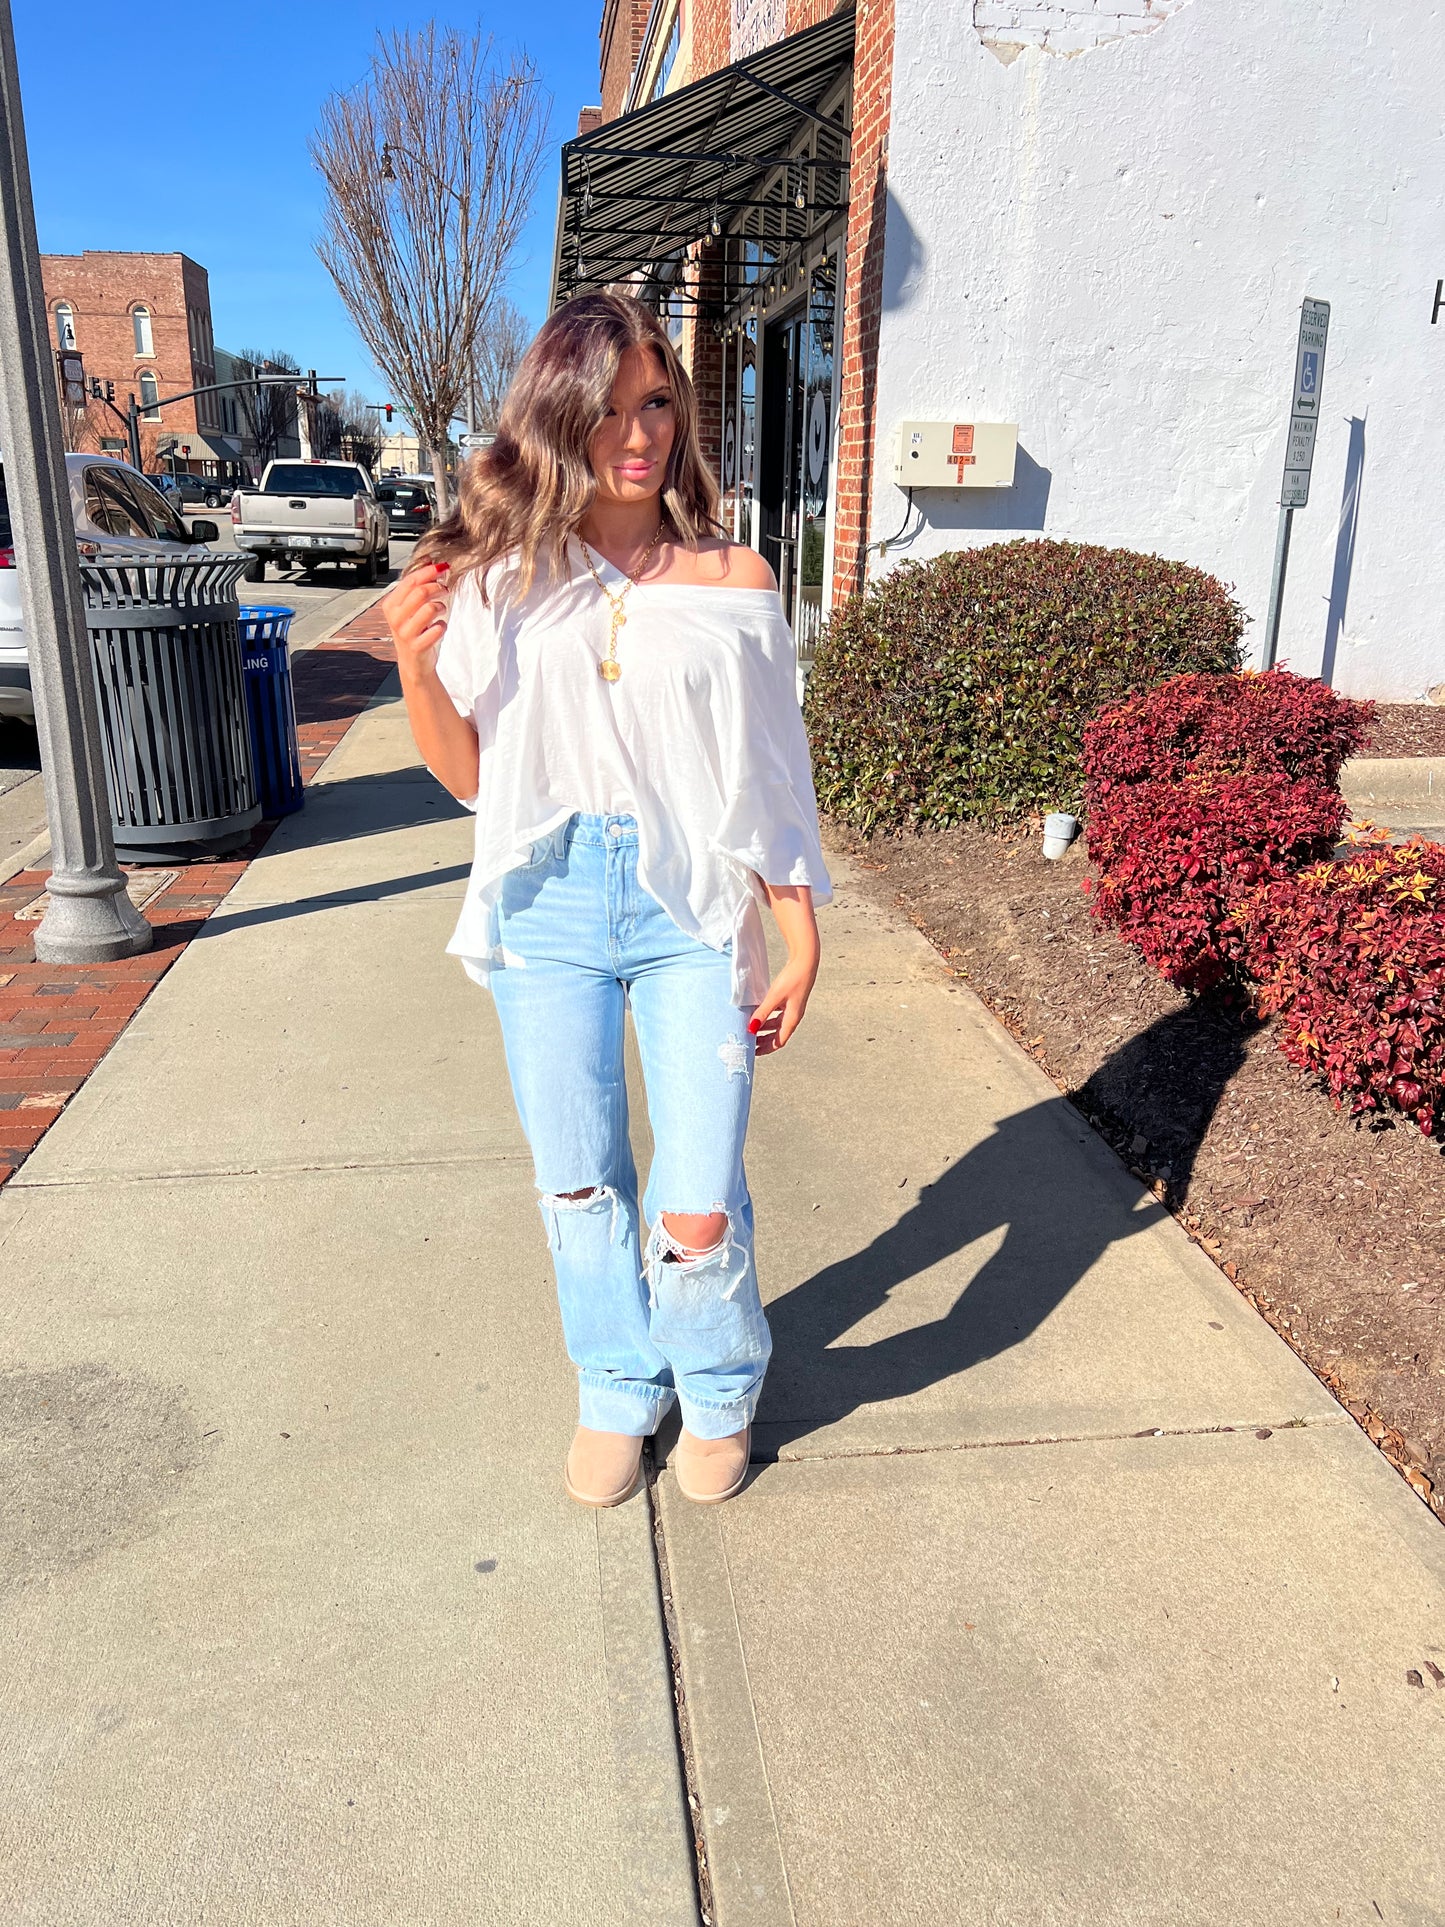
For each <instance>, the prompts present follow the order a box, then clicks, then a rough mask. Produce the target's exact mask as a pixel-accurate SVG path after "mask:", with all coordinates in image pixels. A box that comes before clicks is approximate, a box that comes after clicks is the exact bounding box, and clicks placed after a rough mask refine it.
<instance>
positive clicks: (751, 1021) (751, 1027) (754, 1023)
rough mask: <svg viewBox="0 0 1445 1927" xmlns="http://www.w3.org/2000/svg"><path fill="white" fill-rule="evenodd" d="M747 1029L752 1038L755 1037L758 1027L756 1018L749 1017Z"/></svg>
mask: <svg viewBox="0 0 1445 1927" xmlns="http://www.w3.org/2000/svg"><path fill="white" fill-rule="evenodd" d="M748 1029H749V1030H750V1031H751V1032H752V1033H753V1035H754V1037H756V1036H757V1034H758V1031H759V1029H760V1026H759V1023H758V1020H757V1018H756V1017H749V1019H748Z"/></svg>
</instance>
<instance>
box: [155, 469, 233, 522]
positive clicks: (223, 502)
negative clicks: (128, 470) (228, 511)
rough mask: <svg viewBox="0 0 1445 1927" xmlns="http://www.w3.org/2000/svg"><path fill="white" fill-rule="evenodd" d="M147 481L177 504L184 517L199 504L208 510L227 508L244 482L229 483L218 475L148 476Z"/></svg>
mask: <svg viewBox="0 0 1445 1927" xmlns="http://www.w3.org/2000/svg"><path fill="white" fill-rule="evenodd" d="M146 480H147V481H148V482H150V483H152V484H153V485H154V486H155V487H156V488H158V489H159V490H160V492H161V494H162V495H164V496H166V497H167V498H168V500H170V501H172V502H174V503H175V505H176V507H177V508H178V509H180V511H181V513H182V514H183V515H185V514H188V513H189V512H190V510H191V509H192V508H194V507H195V506H196V505H197V504H199V503H202V502H203V503H204V504H205V506H206V507H207V508H208V509H219V508H225V507H227V506H228V505H229V503H230V500H231V497H232V496H233V495H234V494H235V493H236V490H237V489H238V488H242V487H244V486H245V484H244V483H242V482H228V481H226V480H224V479H223V478H222V477H220V476H217V475H186V474H177V475H149V474H148V475H147V476H146Z"/></svg>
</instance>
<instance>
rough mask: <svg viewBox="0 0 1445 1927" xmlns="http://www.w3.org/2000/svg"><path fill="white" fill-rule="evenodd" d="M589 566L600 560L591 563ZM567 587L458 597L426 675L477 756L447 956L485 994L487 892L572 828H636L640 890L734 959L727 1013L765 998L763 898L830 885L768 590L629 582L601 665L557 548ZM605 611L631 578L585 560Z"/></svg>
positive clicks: (599, 646)
mask: <svg viewBox="0 0 1445 1927" xmlns="http://www.w3.org/2000/svg"><path fill="white" fill-rule="evenodd" d="M594 553H595V552H594ZM567 559H568V563H569V566H570V567H571V570H572V575H571V579H570V580H568V581H566V582H557V581H547V580H539V581H537V582H536V583H534V584H533V586H532V588H531V589H530V590H529V591H528V592H527V593H526V594H525V595H519V594H517V593H516V592H515V589H514V586H513V584H514V582H515V576H514V573H513V571H512V569H511V568H510V566H509V565H507V564H505V563H504V564H499V565H497V566H496V567H495V568H494V569H493V570H492V572H491V574H490V576H489V578H488V598H487V599H486V600H485V601H484V600H483V598H482V595H481V593H480V590H479V587H478V583H477V580H476V578H475V576H472V575H469V576H467V577H465V578H463V580H462V581H461V583H460V584H459V585H458V587H457V590H456V592H455V594H454V596H453V598H452V602H451V607H450V610H449V612H448V620H447V627H446V633H445V635H444V636H443V638H442V642H441V646H440V648H439V650H438V652H437V673H438V675H439V676H440V678H441V681H442V684H443V686H444V687H445V689H446V691H447V693H448V695H450V697H451V699H452V701H453V702H454V703H455V704H456V706H457V709H458V710H459V711H460V712H461V714H462V715H463V716H468V717H470V718H471V720H472V722H473V723H474V724H475V725H476V730H477V736H478V739H479V741H480V744H481V762H480V768H479V771H478V785H477V794H476V796H475V797H474V798H473V799H472V800H471V801H470V802H469V803H468V805H467V807H468V808H469V809H473V810H475V812H476V818H477V823H476V846H475V855H474V858H473V862H472V870H471V876H470V879H469V882H468V885H467V892H466V897H465V900H464V902H463V905H462V911H461V915H460V917H459V918H458V920H457V926H456V930H455V931H454V933H453V935H452V939H451V942H450V943H449V944H448V945H447V949H448V951H449V952H450V953H451V954H452V955H454V956H458V957H460V958H461V959H462V962H463V965H464V967H465V969H466V970H467V972H468V974H469V975H470V976H471V977H473V978H475V979H476V981H477V982H478V983H481V984H485V983H487V981H488V979H489V976H490V972H491V969H492V967H493V966H494V965H498V964H500V963H501V960H502V959H501V947H500V941H499V936H498V930H497V911H496V906H497V899H498V896H499V894H500V886H501V879H502V878H503V877H504V876H505V875H506V873H507V872H508V871H509V870H512V869H515V868H516V867H517V866H518V865H520V864H523V863H525V862H526V861H527V860H528V858H529V856H530V855H531V853H532V850H533V848H534V846H535V845H536V844H537V843H538V842H539V841H540V840H541V839H542V838H543V837H545V836H548V835H550V834H551V833H552V832H553V831H554V830H556V829H558V828H559V827H560V826H561V825H562V824H563V823H565V822H566V820H567V818H568V817H569V816H571V815H572V813H573V812H574V811H578V810H580V811H584V812H587V813H589V814H597V815H630V816H634V817H635V818H636V819H637V825H638V846H639V847H638V866H637V874H638V881H639V882H640V883H641V885H642V887H643V888H644V889H645V890H647V891H649V892H650V894H651V895H652V896H654V897H655V898H656V899H657V901H658V902H659V903H660V904H661V905H662V907H663V908H664V909H665V910H666V911H667V913H668V915H669V916H670V917H671V918H672V920H673V922H674V923H676V924H677V926H678V928H679V929H681V930H684V931H686V932H687V933H688V934H689V935H690V936H695V937H697V938H699V939H700V940H701V941H702V942H703V943H705V944H708V945H710V946H711V947H712V948H713V949H715V950H722V949H724V948H725V947H726V946H727V945H728V944H729V943H731V945H732V947H733V965H732V996H733V1002H734V1003H735V1004H739V1005H742V1006H744V1007H750V1006H752V1005H754V1004H757V1003H759V1002H761V1000H762V997H763V993H764V992H765V990H766V989H767V986H768V982H769V979H770V972H769V968H768V953H767V944H766V940H765V937H764V932H763V921H762V916H761V906H762V905H763V904H765V903H766V900H767V899H766V896H765V893H764V891H763V889H762V883H763V882H764V881H766V882H768V883H773V884H801V885H806V886H807V887H808V888H809V889H810V890H811V891H812V893H813V901H814V903H815V904H821V903H826V902H827V901H828V900H829V899H830V897H831V895H832V885H831V884H830V882H829V880H828V873H827V870H826V868H825V867H824V863H823V854H822V850H821V847H820V845H819V841H818V808H817V802H816V800H815V798H814V794H813V779H812V773H811V769H810V767H809V760H808V744H807V738H806V736H805V735H804V732H803V721H802V716H801V713H800V711H799V708H798V698H797V680H796V677H797V671H796V656H795V652H794V648H793V639H792V635H791V632H790V631H789V628H788V624H787V621H786V619H785V617H784V615H783V607H782V603H781V601H780V600H779V597H778V594H777V592H776V590H772V589H731V588H726V587H723V586H714V585H710V584H709V585H701V586H699V585H694V584H685V583H669V582H660V583H647V582H644V583H639V584H637V585H636V586H635V587H634V588H632V589H630V590H629V591H628V593H627V599H626V602H625V605H624V606H625V609H626V612H627V620H626V622H625V624H624V625H623V627H622V629H621V631H620V634H619V637H618V644H617V659H618V661H619V662H620V663H621V665H622V674H621V676H620V678H619V679H618V680H617V681H616V682H614V683H609V682H606V681H604V680H603V678H602V677H601V676H600V675H599V674H598V671H597V665H598V663H599V662H600V661H601V659H602V657H603V656H604V655H605V653H606V650H607V637H608V631H609V626H610V624H609V609H608V604H607V600H606V597H605V596H604V595H603V594H602V592H601V590H600V589H599V588H598V586H597V584H596V582H595V581H594V580H593V578H592V576H591V574H590V572H589V571H588V569H587V567H586V563H585V560H584V558H583V556H582V553H581V550H580V548H579V547H578V545H577V544H576V543H575V542H574V543H572V544H571V545H569V550H568V558H567ZM598 571H599V573H600V575H601V576H602V579H603V581H604V582H605V583H606V584H607V586H608V588H609V589H610V590H612V591H613V593H614V594H615V593H616V592H617V591H618V590H620V589H621V588H622V587H623V586H624V585H625V583H626V580H627V578H626V577H625V576H624V575H622V574H621V572H620V571H619V570H617V569H614V568H613V567H612V565H611V564H610V563H608V562H606V561H603V560H601V559H600V558H599V559H598Z"/></svg>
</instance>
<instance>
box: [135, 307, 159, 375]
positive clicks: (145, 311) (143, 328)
mask: <svg viewBox="0 0 1445 1927" xmlns="http://www.w3.org/2000/svg"><path fill="white" fill-rule="evenodd" d="M130 321H131V327H132V328H133V329H134V330H135V351H136V353H137V354H138V355H153V354H154V353H155V351H156V345H155V341H154V339H153V338H152V336H151V311H150V309H149V308H132V309H131V311H130ZM142 379H144V377H142Z"/></svg>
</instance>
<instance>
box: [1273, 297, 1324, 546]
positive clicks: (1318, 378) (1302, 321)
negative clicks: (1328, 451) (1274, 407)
mask: <svg viewBox="0 0 1445 1927" xmlns="http://www.w3.org/2000/svg"><path fill="white" fill-rule="evenodd" d="M1329 332H1330V304H1329V302H1328V301H1315V300H1312V299H1308V298H1307V299H1306V300H1305V302H1304V303H1303V305H1302V306H1301V308H1300V318H1299V346H1298V348H1297V349H1296V351H1295V368H1294V400H1293V402H1292V403H1291V404H1290V412H1289V440H1288V442H1287V444H1286V446H1285V456H1284V483H1283V486H1282V487H1281V489H1280V497H1279V505H1280V507H1281V508H1287V509H1302V508H1304V507H1305V506H1306V504H1307V503H1308V501H1309V499H1310V469H1311V467H1312V466H1313V463H1314V458H1315V430H1316V428H1317V427H1318V426H1319V419H1320V395H1321V393H1322V391H1323V389H1324V383H1325V343H1326V341H1327V340H1328V338H1329Z"/></svg>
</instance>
